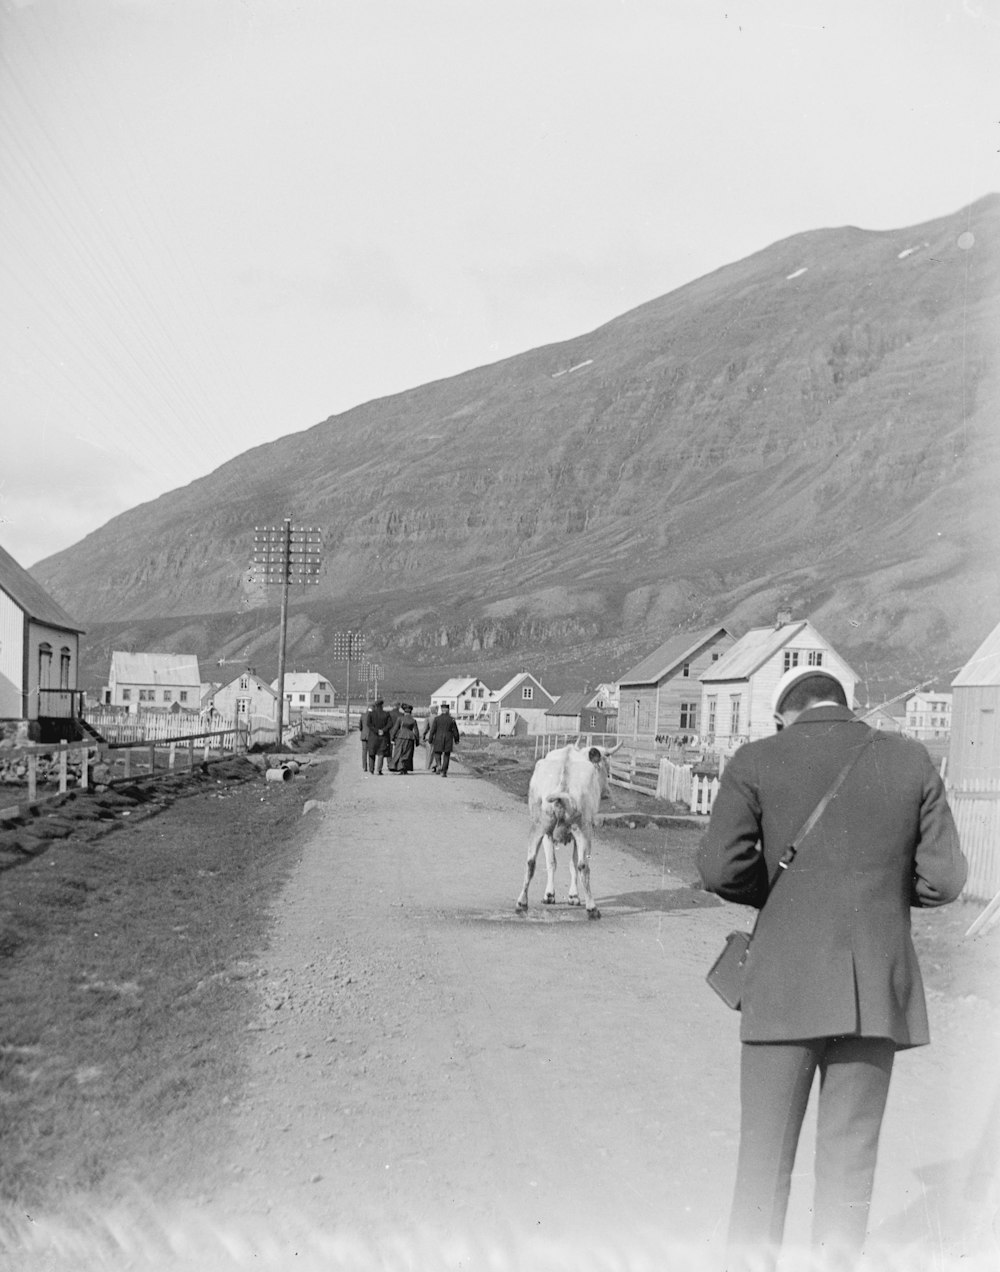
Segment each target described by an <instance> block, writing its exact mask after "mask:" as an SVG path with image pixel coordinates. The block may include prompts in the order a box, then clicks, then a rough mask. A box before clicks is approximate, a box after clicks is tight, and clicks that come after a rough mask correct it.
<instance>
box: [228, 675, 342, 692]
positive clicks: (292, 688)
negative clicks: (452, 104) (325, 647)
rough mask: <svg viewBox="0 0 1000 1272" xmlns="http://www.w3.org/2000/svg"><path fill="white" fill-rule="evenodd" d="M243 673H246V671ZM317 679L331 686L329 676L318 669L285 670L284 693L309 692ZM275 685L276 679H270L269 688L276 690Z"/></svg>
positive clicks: (276, 684)
mask: <svg viewBox="0 0 1000 1272" xmlns="http://www.w3.org/2000/svg"><path fill="white" fill-rule="evenodd" d="M243 674H244V675H246V672H244V673H243ZM317 680H323V681H325V682H326V683H327V684H328V685H330V686H331V687H332V685H333V682H332V681H331V679H330V677H329V676H324V675H322V674H321V673H320V672H318V671H286V672H285V693H309V691H310V690H311V689H312V688H313V686H314V685H315V684H316V682H317ZM277 686H278V682H277V680H272V681H271V684H270V688H272V689H274V690H275V691H276V692H277Z"/></svg>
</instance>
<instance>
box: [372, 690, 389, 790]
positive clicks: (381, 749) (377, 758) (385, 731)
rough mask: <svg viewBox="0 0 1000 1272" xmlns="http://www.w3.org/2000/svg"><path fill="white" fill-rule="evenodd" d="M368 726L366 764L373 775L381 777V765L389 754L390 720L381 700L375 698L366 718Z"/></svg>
mask: <svg viewBox="0 0 1000 1272" xmlns="http://www.w3.org/2000/svg"><path fill="white" fill-rule="evenodd" d="M366 722H367V724H368V763H369V765H370V767H371V769H372V771H374V772H375V773H377V774H378V775H379V777H381V776H382V765H383V764H384V763H385V757H386V756H387V755H388V754H389V730H390V728H391V727H392V718H391V716H390V715H389V712H388V711H386V709H385V706H384V705H383V703H382V699H381V698H376V699H375V701H374V702H373V703H372V706H371V710H370V711H369V712H368V715H367V717H366Z"/></svg>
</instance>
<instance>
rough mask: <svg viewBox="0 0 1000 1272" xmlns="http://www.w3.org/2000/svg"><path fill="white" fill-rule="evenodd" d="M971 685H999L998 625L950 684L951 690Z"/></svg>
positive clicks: (999, 624) (999, 645)
mask: <svg viewBox="0 0 1000 1272" xmlns="http://www.w3.org/2000/svg"><path fill="white" fill-rule="evenodd" d="M973 685H1000V623H998V624H997V626H996V627H994V628H993V630H992V631H991V632H990V634H989V635H988V636H987V637H986V639H985V640H984V641H983V643H982V644H981V645H980V646H979V648H978V649H977V650H976V652H975V653H974V654H973V655H972V657H971V658H970V659H969V661H968V662H967V663H966V664H965V666H964V667H963V668H962V670H961V671H960V672H959V673H958V675H957V676H956V677H955V679H954V680H953V681H952V682H951V687H952V689H957V688H961V687H969V686H973Z"/></svg>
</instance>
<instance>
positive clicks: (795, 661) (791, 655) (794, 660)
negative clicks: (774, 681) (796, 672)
mask: <svg viewBox="0 0 1000 1272" xmlns="http://www.w3.org/2000/svg"><path fill="white" fill-rule="evenodd" d="M798 665H799V651H798V650H797V649H786V650H785V671H791V669H792V668H793V667H797V666H798Z"/></svg>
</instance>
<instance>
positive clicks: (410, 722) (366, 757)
mask: <svg viewBox="0 0 1000 1272" xmlns="http://www.w3.org/2000/svg"><path fill="white" fill-rule="evenodd" d="M358 728H359V731H360V736H361V766H362V770H363V771H364V773H365V775H366V776H368V775H369V774H373V773H374V774H377V775H378V776H381V775H382V774H383V773H386V772H388V773H396V774H399V775H401V776H404V777H405V776H406V775H407V774H409V773H412V772H413V757H414V753H415V752H416V748H417V743H418V742H421V741H422V742H424V743H425V744H426V745H427V768H429V769H430V771H431V772H432V773H439V774H440V775H441V777H447V776H448V766H449V764H450V763H451V753H452V751H453V750H454V748H455V747H456V746H457V745H458V743H459V740H460V736H461V735H460V734H459V731H458V725H457V724H456V722H455V719H454V717H453V716H452V714H451V712H450V710H449V709H448V704H447V703H445V704H444V705H443V706H442V707H441V709H440V710H439V711H437V712H436V713H435V712H434V709H433V708H432V713H431V715H429V716H428V717H427V722H426V724H425V725H424V728H423V731H422V732H421V728H420V724H419V723H418V721H417V718H416V716H414V714H413V704H412V703H410V702H398V703H396V705H395V706H394V707H392V708H391V709H390V710H386V706H385V702H384V701H383V699H382V698H377V699H376V700H375V702H373V703H372V705H371V707H370V708H369V709H368V710H367V711H365V712H363V713H362V715H361V720H360V723H359V726H358Z"/></svg>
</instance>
